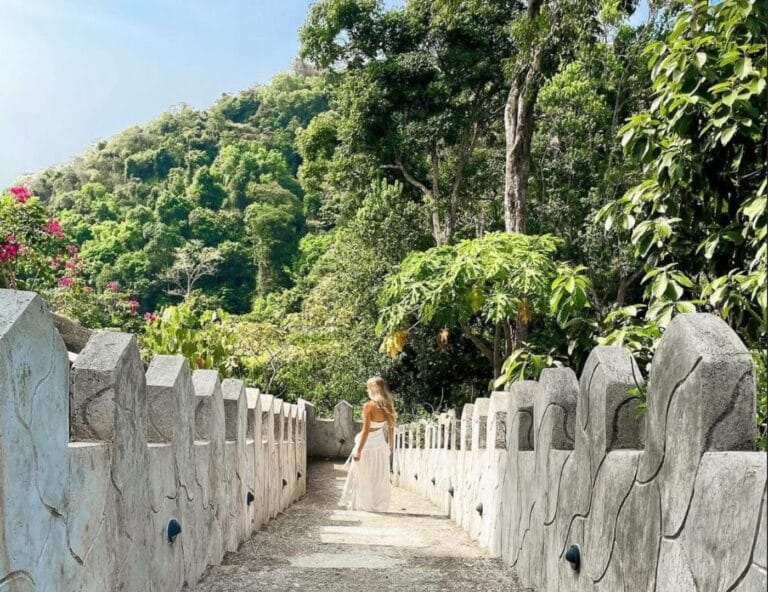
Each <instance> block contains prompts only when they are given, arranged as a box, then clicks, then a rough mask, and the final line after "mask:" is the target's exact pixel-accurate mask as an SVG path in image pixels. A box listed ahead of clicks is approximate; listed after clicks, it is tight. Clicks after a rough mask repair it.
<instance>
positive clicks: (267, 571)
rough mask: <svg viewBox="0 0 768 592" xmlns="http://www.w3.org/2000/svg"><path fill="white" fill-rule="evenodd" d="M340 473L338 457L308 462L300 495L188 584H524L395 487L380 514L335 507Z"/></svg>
mask: <svg viewBox="0 0 768 592" xmlns="http://www.w3.org/2000/svg"><path fill="white" fill-rule="evenodd" d="M345 476H346V472H345V470H344V468H343V467H342V465H340V464H334V463H331V462H318V463H314V464H312V465H310V467H309V482H308V493H307V496H306V497H305V498H303V499H302V500H300V501H299V502H298V503H296V504H295V505H293V506H292V507H291V508H289V509H288V510H287V511H286V513H285V514H283V515H280V516H278V517H277V518H276V519H275V520H272V521H270V522H269V523H268V524H267V526H266V527H265V528H263V529H262V530H260V531H259V532H257V533H255V534H254V535H253V537H252V538H251V539H250V540H249V541H247V542H246V543H245V544H243V545H242V547H241V548H240V550H239V551H238V552H237V553H231V554H229V555H227V557H226V558H225V560H224V564H223V565H220V566H217V567H213V568H211V569H210V570H209V572H208V573H207V574H206V576H205V577H204V578H203V581H202V582H200V584H198V585H197V586H196V587H195V588H194V590H195V591H196V592H234V591H240V590H249V591H250V590H263V591H269V590H275V591H277V590H280V591H281V592H284V591H285V590H313V591H315V590H317V591H331V590H338V591H342V590H343V591H344V592H356V591H361V592H362V591H366V592H368V591H371V590H375V591H376V592H379V591H386V590H397V591H398V592H404V591H408V592H410V591H412V590H413V591H422V590H423V591H435V592H438V591H440V592H443V591H456V592H458V591H462V592H464V591H467V592H468V591H470V590H471V591H482V592H491V591H502V590H503V591H505V592H513V591H518V590H523V588H521V587H520V585H519V584H518V582H517V578H516V577H515V575H514V572H513V571H512V570H510V569H509V568H508V567H506V566H505V565H504V564H503V563H502V562H501V561H500V560H498V559H492V558H490V557H488V556H487V554H486V553H485V552H484V551H482V550H481V549H480V548H479V547H478V546H477V545H476V544H475V543H474V542H472V541H471V540H470V539H469V537H468V536H467V535H466V534H465V533H464V531H462V530H461V529H460V528H459V527H457V526H456V525H455V524H453V523H452V522H451V521H450V520H449V519H448V518H446V517H445V516H443V515H441V514H440V513H439V510H438V509H437V508H436V507H435V506H433V505H432V504H430V503H429V502H427V501H425V500H423V499H422V498H420V497H418V496H416V495H414V494H412V493H409V492H406V491H403V490H402V489H397V488H395V489H394V490H393V494H394V495H393V500H392V505H391V511H390V512H389V513H387V514H371V513H367V512H350V511H347V510H344V509H342V508H340V507H339V506H337V501H338V499H339V495H340V492H341V487H342V485H343V483H344V478H345Z"/></svg>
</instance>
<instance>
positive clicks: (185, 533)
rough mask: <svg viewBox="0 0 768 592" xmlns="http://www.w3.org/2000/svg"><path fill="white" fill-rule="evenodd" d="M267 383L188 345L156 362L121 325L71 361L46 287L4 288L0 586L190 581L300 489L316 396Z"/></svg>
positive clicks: (155, 588) (156, 588)
mask: <svg viewBox="0 0 768 592" xmlns="http://www.w3.org/2000/svg"><path fill="white" fill-rule="evenodd" d="M254 395H255V396H254ZM263 397H264V396H263V395H259V394H257V393H251V394H250V396H249V395H248V393H247V391H246V389H245V388H244V385H243V383H242V382H241V381H238V380H225V381H223V382H220V381H219V377H218V375H217V373H216V372H214V371H210V370H198V371H195V372H194V374H190V371H189V368H188V366H187V364H186V361H185V360H184V359H183V358H181V357H177V356H157V357H155V358H154V359H153V360H152V361H151V362H150V364H149V367H148V368H147V370H146V373H145V369H144V365H143V363H142V361H141V358H140V356H139V350H138V347H137V345H136V340H135V338H134V337H133V336H131V335H127V334H123V333H98V332H97V333H93V334H92V335H91V336H90V339H89V340H88V342H87V344H86V345H85V347H84V348H83V349H82V351H81V352H80V354H79V355H78V356H77V358H76V360H75V361H74V363H73V364H72V367H71V370H70V369H69V359H68V355H67V351H66V349H65V346H64V343H63V342H62V339H61V337H60V335H59V332H58V331H57V330H56V328H55V326H54V323H53V320H52V318H51V315H50V314H49V313H48V312H47V310H46V309H45V306H44V304H43V303H42V301H41V300H40V299H39V297H37V296H36V295H35V294H32V293H26V292H17V291H10V290H0V592H32V591H34V592H62V591H70V590H72V591H74V590H77V591H82V592H91V591H93V592H105V591H109V590H121V591H122V592H132V591H136V592H147V591H150V592H176V591H177V590H181V589H183V588H184V587H187V588H189V587H191V586H194V584H195V583H196V582H197V581H198V580H199V578H200V576H201V575H202V574H203V573H204V572H205V570H206V567H207V566H208V565H211V564H216V563H220V562H221V560H222V558H223V556H224V553H225V551H227V550H229V551H235V550H237V548H238V547H239V546H240V544H241V543H242V542H243V541H245V540H247V539H248V538H249V537H250V535H251V534H252V532H254V531H255V530H256V529H258V528H259V527H260V526H261V525H262V524H263V523H264V522H265V521H266V520H267V519H269V517H270V516H274V515H275V514H276V513H278V512H280V511H282V510H284V509H285V507H286V506H287V505H288V504H290V503H291V502H293V501H294V500H296V499H298V497H299V496H300V495H302V494H303V492H304V491H305V479H297V477H296V475H297V474H298V472H301V469H304V470H306V443H307V438H306V434H307V431H306V425H305V421H306V417H307V415H308V413H307V409H308V407H307V404H305V405H303V406H297V405H287V404H286V405H283V403H282V402H279V405H278V404H277V400H273V398H272V397H268V399H269V405H267V406H266V407H263V406H262V400H263ZM262 411H264V412H265V413H266V415H267V419H266V423H267V424H268V425H269V426H270V427H272V426H280V425H281V424H283V423H285V424H286V425H287V430H284V429H281V430H280V431H279V433H278V436H279V439H276V438H275V433H274V432H273V431H263V430H262V427H261V424H262ZM278 448H279V449H280V452H279V454H280V456H278ZM273 452H274V453H275V457H274V459H275V460H276V461H278V463H280V464H278V465H277V466H274V467H272V466H271V465H270V463H269V462H268V461H269V460H270V456H269V455H270V454H272V453H273ZM284 475H285V476H289V475H293V478H292V479H287V480H286V482H285V485H283V479H282V477H283V476H284ZM249 488H250V489H252V490H253V492H254V498H255V499H254V502H253V503H252V504H251V505H250V506H249V505H248V504H247V502H246V494H247V492H248V491H249ZM268 500H273V504H274V507H273V508H272V512H273V513H270V511H269V510H268V509H267V508H268ZM171 518H174V519H176V520H178V521H179V522H180V523H181V525H182V533H181V534H180V535H179V536H178V537H177V539H176V541H175V542H174V543H173V544H169V543H168V541H167V538H166V534H165V529H166V525H167V523H168V520H169V519H171Z"/></svg>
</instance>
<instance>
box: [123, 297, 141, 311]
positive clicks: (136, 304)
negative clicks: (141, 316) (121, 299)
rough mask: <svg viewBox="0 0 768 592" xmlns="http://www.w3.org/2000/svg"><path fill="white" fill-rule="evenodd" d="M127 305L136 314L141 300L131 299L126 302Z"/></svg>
mask: <svg viewBox="0 0 768 592" xmlns="http://www.w3.org/2000/svg"><path fill="white" fill-rule="evenodd" d="M125 305H126V306H127V307H128V310H130V311H131V312H132V313H133V314H136V313H137V312H139V301H138V300H129V301H128V302H126V303H125Z"/></svg>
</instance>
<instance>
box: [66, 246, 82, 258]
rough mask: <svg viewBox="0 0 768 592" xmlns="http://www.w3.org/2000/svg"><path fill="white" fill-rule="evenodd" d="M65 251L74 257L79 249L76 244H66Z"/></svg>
mask: <svg viewBox="0 0 768 592" xmlns="http://www.w3.org/2000/svg"><path fill="white" fill-rule="evenodd" d="M67 251H68V252H69V254H70V255H72V256H73V257H74V256H75V255H77V254H78V253H79V252H80V249H78V248H77V245H67Z"/></svg>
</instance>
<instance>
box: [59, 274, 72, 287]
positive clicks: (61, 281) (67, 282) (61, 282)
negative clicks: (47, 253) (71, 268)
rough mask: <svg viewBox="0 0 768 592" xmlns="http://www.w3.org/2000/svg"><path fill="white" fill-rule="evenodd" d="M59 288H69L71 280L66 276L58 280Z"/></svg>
mask: <svg viewBox="0 0 768 592" xmlns="http://www.w3.org/2000/svg"><path fill="white" fill-rule="evenodd" d="M59 286H61V287H62V288H71V287H72V278H71V277H67V276H66V275H65V276H64V277H63V278H60V279H59Z"/></svg>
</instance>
